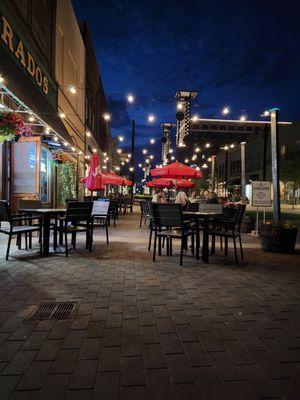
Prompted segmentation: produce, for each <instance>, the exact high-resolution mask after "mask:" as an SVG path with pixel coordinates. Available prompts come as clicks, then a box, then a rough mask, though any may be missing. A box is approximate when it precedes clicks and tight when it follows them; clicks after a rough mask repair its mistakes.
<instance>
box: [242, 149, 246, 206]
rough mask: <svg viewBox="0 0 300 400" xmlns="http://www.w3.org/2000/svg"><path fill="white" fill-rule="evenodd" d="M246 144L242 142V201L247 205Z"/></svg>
mask: <svg viewBox="0 0 300 400" xmlns="http://www.w3.org/2000/svg"><path fill="white" fill-rule="evenodd" d="M245 150H246V142H241V187H242V201H243V203H245V204H246V151H245Z"/></svg>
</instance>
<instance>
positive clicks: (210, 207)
mask: <svg viewBox="0 0 300 400" xmlns="http://www.w3.org/2000/svg"><path fill="white" fill-rule="evenodd" d="M222 210H223V207H222V204H199V211H200V212H214V213H220V214H222Z"/></svg>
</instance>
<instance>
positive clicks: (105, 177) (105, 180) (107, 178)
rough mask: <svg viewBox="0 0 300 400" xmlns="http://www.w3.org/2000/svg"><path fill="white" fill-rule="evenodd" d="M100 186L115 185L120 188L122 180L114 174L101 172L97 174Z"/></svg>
mask: <svg viewBox="0 0 300 400" xmlns="http://www.w3.org/2000/svg"><path fill="white" fill-rule="evenodd" d="M99 178H100V181H101V183H102V185H117V186H121V185H123V184H124V178H122V177H121V176H119V175H117V174H115V173H114V172H102V173H101V174H99Z"/></svg>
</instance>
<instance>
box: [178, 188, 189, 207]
mask: <svg viewBox="0 0 300 400" xmlns="http://www.w3.org/2000/svg"><path fill="white" fill-rule="evenodd" d="M188 201H189V198H188V197H187V194H186V193H185V192H184V191H183V190H179V192H178V193H177V195H176V197H175V203H176V204H181V205H182V206H183V207H184V206H185V205H186V204H187V203H188Z"/></svg>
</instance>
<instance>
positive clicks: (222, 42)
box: [73, 0, 300, 150]
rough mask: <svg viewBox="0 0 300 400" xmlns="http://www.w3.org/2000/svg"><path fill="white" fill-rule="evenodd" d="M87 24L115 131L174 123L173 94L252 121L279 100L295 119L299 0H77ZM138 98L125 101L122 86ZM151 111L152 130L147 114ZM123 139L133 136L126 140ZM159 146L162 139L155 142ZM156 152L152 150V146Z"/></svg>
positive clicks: (299, 87)
mask: <svg viewBox="0 0 300 400" xmlns="http://www.w3.org/2000/svg"><path fill="white" fill-rule="evenodd" d="M73 4H74V7H75V11H76V14H77V17H78V19H79V20H81V19H86V20H88V21H89V24H90V28H91V31H92V35H93V41H94V46H95V50H96V55H97V59H98V61H99V65H100V71H101V77H102V81H103V85H104V89H105V92H106V96H107V99H108V101H109V104H110V111H111V113H112V131H113V133H114V134H119V133H123V134H125V135H126V133H127V136H128V138H129V129H130V128H129V123H130V118H132V117H135V118H136V119H137V122H138V128H137V133H138V144H143V143H147V140H148V138H149V137H152V136H154V135H155V136H156V137H157V138H159V137H160V132H161V129H160V125H159V124H160V123H161V122H169V121H174V120H175V110H176V108H175V106H176V102H175V99H174V94H175V92H176V91H177V90H179V89H192V90H198V91H199V95H198V98H197V99H196V101H195V104H194V107H193V109H194V112H195V113H198V114H199V115H201V116H202V117H211V116H215V117H218V116H219V115H220V110H221V109H222V107H223V106H224V105H229V106H230V108H231V109H232V114H231V117H234V118H237V117H239V116H240V115H241V113H243V114H246V115H247V116H248V118H249V119H250V118H252V119H256V118H258V117H259V114H260V113H261V112H262V111H263V110H264V109H266V108H270V107H273V106H278V107H280V109H281V119H291V120H295V119H300V109H299V104H300V101H299V100H300V95H299V92H300V46H299V44H300V2H299V1H296V0H295V1H290V0H287V1H283V0H281V1H278V0H277V1H276V0H275V1H274V0H273V1H269V0H260V1H259V0H251V1H248V0H198V1H191V0H185V1H182V0H181V1H176V0H173V1H171V0H160V1H156V0H151V1H150V0H148V1H143V0H137V1H133V0H124V1H120V0H109V1H108V0H74V1H73ZM129 92H130V93H132V94H134V95H135V96H136V98H137V102H136V103H135V104H134V105H131V106H130V107H127V106H126V102H125V101H124V98H125V96H126V94H127V93H129ZM149 113H154V114H155V115H157V120H156V123H155V125H154V126H153V127H149V126H148V123H147V120H146V116H147V115H148V114H149ZM127 143H129V141H128V142H127ZM157 146H158V147H159V145H158V144H157ZM157 150H158V148H157Z"/></svg>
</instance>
